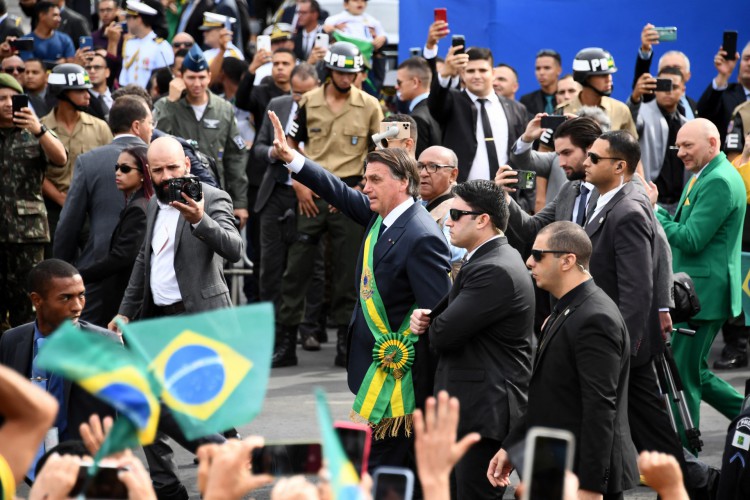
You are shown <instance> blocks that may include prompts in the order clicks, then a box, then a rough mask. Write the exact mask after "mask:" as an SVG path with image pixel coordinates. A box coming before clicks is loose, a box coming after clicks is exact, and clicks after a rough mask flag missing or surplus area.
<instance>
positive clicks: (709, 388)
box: [651, 118, 747, 427]
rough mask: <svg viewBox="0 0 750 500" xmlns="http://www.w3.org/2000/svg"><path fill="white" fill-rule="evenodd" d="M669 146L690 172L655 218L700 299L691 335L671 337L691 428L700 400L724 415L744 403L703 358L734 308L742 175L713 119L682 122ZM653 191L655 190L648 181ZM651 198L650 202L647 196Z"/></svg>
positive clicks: (743, 202) (737, 298)
mask: <svg viewBox="0 0 750 500" xmlns="http://www.w3.org/2000/svg"><path fill="white" fill-rule="evenodd" d="M676 145H677V147H678V148H679V150H678V153H677V156H678V157H679V158H680V159H681V160H682V162H683V163H684V164H685V169H686V170H689V171H690V172H691V173H692V174H693V176H692V177H691V179H690V181H689V182H688V184H687V185H686V186H685V189H684V190H683V192H682V197H681V198H680V202H679V204H678V208H677V212H676V213H675V215H674V216H671V215H670V214H669V213H668V212H667V211H666V210H664V209H663V208H661V207H659V208H658V209H657V211H656V217H657V219H659V222H661V225H662V226H663V227H664V232H665V233H666V234H667V239H668V240H669V244H670V246H671V247H672V257H673V268H674V271H675V272H679V271H681V272H685V273H687V274H689V275H690V277H691V278H693V282H694V283H695V290H696V292H697V294H698V298H699V299H700V302H701V311H700V313H698V314H697V315H696V316H695V317H694V318H693V319H692V320H691V322H690V323H691V325H693V326H694V327H696V330H697V332H696V334H695V337H686V336H684V335H676V336H675V337H674V338H673V339H672V349H673V352H674V357H675V361H676V362H677V366H678V368H679V370H680V375H681V376H682V381H683V384H684V386H685V399H686V402H687V405H688V408H689V410H690V415H691V416H692V418H693V422H694V424H695V426H696V427H698V426H699V422H700V402H701V399H705V401H706V402H707V403H708V404H710V405H711V406H713V407H714V408H716V409H717V410H718V411H719V412H721V413H722V414H724V415H725V416H726V417H727V418H729V419H732V418H734V417H736V416H737V414H739V412H740V406H741V404H742V400H743V398H742V396H740V394H739V393H738V392H737V391H736V390H734V388H733V387H732V386H731V385H729V384H728V383H727V382H726V381H724V380H723V379H721V378H719V377H717V376H716V375H715V374H714V373H713V372H711V371H710V370H709V369H708V362H707V359H708V352H709V350H710V349H711V344H712V343H713V341H714V337H716V334H717V332H718V331H719V328H721V325H722V324H723V323H724V321H726V320H727V319H729V318H732V317H734V316H736V315H737V314H739V313H740V311H741V306H742V304H741V302H742V299H741V293H742V291H741V286H742V278H741V276H740V240H741V237H742V225H743V221H744V218H745V208H746V205H747V202H746V193H745V188H744V184H743V182H742V178H741V177H740V175H739V174H738V173H737V170H736V169H735V168H734V167H732V164H731V163H729V161H727V159H726V156H725V155H724V153H722V152H721V151H720V146H721V141H720V139H719V131H718V129H717V128H716V126H715V125H714V124H713V123H711V122H710V121H708V120H706V119H703V118H697V119H695V120H692V121H690V122H688V123H686V124H685V125H683V126H682V128H681V129H680V130H679V132H678V133H677V143H676ZM652 188H654V191H655V186H653V184H652ZM656 194H657V195H658V193H656ZM651 196H652V203H654V204H655V203H656V198H654V193H651ZM682 326H687V325H682Z"/></svg>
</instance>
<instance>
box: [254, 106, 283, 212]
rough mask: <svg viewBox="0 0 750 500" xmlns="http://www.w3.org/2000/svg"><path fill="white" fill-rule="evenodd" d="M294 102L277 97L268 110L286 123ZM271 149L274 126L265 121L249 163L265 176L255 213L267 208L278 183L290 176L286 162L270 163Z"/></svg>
mask: <svg viewBox="0 0 750 500" xmlns="http://www.w3.org/2000/svg"><path fill="white" fill-rule="evenodd" d="M293 102H294V100H293V98H292V96H290V95H283V96H281V97H275V98H273V99H271V102H269V103H268V110H270V111H273V112H275V113H276V116H278V117H279V120H280V121H281V123H286V122H287V121H288V120H289V114H290V113H291V111H292V103H293ZM268 110H267V111H268ZM271 148H273V124H272V123H271V120H265V121H264V122H263V125H261V127H260V131H259V132H258V135H257V136H255V142H254V143H253V149H252V153H253V156H252V158H251V159H250V161H249V162H248V164H249V163H253V164H254V165H255V167H254V168H255V169H256V170H258V171H259V172H262V175H263V180H262V181H261V183H260V188H259V189H258V198H257V199H256V200H255V206H254V207H253V211H254V212H255V213H259V212H260V211H261V210H263V207H265V206H266V203H268V199H269V198H270V197H271V193H273V188H274V187H275V186H276V183H277V182H279V183H283V182H284V181H285V180H286V179H287V177H288V176H289V170H287V168H286V167H285V166H284V162H282V161H280V160H277V161H275V162H273V163H269V162H268V152H269V151H270V150H271Z"/></svg>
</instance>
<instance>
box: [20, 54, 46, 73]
mask: <svg viewBox="0 0 750 500" xmlns="http://www.w3.org/2000/svg"><path fill="white" fill-rule="evenodd" d="M30 62H35V63H39V65H40V66H41V67H42V71H47V65H46V64H44V60H42V59H41V58H40V57H31V58H29V59H26V60H25V61H24V63H25V64H29V63H30Z"/></svg>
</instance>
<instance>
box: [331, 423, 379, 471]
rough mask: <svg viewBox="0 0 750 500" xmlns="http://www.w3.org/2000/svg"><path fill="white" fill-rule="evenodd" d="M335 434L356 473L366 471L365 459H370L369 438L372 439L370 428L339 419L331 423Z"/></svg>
mask: <svg viewBox="0 0 750 500" xmlns="http://www.w3.org/2000/svg"><path fill="white" fill-rule="evenodd" d="M333 428H334V429H336V434H338V435H339V439H340V440H341V445H342V446H343V447H344V453H346V456H347V457H348V458H349V461H350V462H351V463H352V465H354V468H355V469H357V473H358V474H359V475H360V477H361V476H362V474H364V473H365V472H367V461H368V460H369V459H370V440H371V439H372V429H370V427H369V426H367V425H362V424H355V423H353V422H345V421H343V420H339V421H336V422H334V423H333Z"/></svg>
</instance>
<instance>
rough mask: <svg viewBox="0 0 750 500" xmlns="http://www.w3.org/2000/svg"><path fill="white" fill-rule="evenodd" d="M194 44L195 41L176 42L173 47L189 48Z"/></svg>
mask: <svg viewBox="0 0 750 500" xmlns="http://www.w3.org/2000/svg"><path fill="white" fill-rule="evenodd" d="M192 46H193V42H174V43H173V44H172V47H174V48H178V47H185V48H186V49H189V48H190V47H192Z"/></svg>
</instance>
